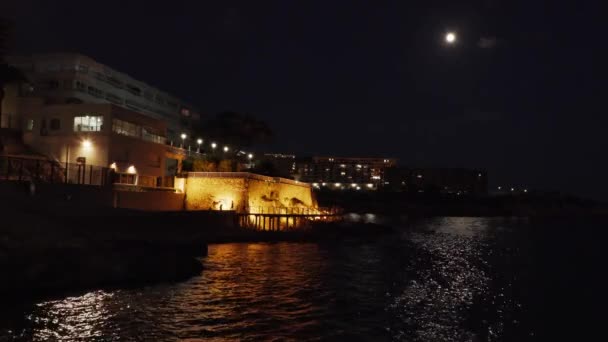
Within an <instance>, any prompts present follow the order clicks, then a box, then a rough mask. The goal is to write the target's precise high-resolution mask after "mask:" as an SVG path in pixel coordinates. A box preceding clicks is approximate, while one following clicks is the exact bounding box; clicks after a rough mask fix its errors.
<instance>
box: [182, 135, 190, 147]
mask: <svg viewBox="0 0 608 342" xmlns="http://www.w3.org/2000/svg"><path fill="white" fill-rule="evenodd" d="M187 137H188V136H187V135H186V133H182V135H181V138H182V148H184V146H186V145H185V143H186V138H187Z"/></svg>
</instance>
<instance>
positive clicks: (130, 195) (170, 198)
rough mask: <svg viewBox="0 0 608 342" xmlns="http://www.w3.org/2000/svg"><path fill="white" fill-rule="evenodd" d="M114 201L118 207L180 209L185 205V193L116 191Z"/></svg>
mask: <svg viewBox="0 0 608 342" xmlns="http://www.w3.org/2000/svg"><path fill="white" fill-rule="evenodd" d="M114 203H115V205H116V207H118V208H125V209H137V210H145V211H180V210H183V207H184V194H176V193H173V192H163V191H152V192H138V191H114Z"/></svg>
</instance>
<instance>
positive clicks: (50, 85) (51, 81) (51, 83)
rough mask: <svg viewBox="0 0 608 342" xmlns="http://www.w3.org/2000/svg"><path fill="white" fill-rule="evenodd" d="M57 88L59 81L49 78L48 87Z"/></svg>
mask: <svg viewBox="0 0 608 342" xmlns="http://www.w3.org/2000/svg"><path fill="white" fill-rule="evenodd" d="M57 88H59V81H57V80H50V81H49V89H57Z"/></svg>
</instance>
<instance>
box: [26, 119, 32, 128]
mask: <svg viewBox="0 0 608 342" xmlns="http://www.w3.org/2000/svg"><path fill="white" fill-rule="evenodd" d="M25 129H27V130H28V131H31V130H33V129H34V119H28V120H27V124H26V125H25Z"/></svg>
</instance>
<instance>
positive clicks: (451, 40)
mask: <svg viewBox="0 0 608 342" xmlns="http://www.w3.org/2000/svg"><path fill="white" fill-rule="evenodd" d="M445 41H446V42H448V43H450V44H452V43H454V42H455V41H456V35H455V34H454V33H453V32H448V34H446V35H445Z"/></svg>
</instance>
